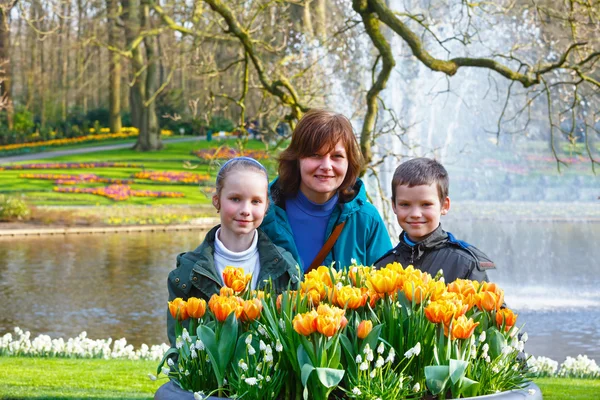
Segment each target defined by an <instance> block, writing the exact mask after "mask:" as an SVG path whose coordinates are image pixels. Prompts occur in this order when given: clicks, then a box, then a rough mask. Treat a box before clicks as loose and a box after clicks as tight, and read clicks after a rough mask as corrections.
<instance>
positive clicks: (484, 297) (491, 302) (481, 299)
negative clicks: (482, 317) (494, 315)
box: [475, 291, 503, 311]
mask: <svg viewBox="0 0 600 400" xmlns="http://www.w3.org/2000/svg"><path fill="white" fill-rule="evenodd" d="M502 301H503V297H499V296H498V295H497V294H496V293H494V292H487V291H486V292H479V293H477V297H476V299H475V303H476V304H477V307H478V308H479V309H480V310H486V311H492V310H498V309H499V308H500V307H501V306H502Z"/></svg>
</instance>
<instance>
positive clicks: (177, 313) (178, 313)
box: [169, 297, 188, 321]
mask: <svg viewBox="0 0 600 400" xmlns="http://www.w3.org/2000/svg"><path fill="white" fill-rule="evenodd" d="M169 311H170V312H171V316H172V317H173V318H174V319H177V320H179V321H185V320H186V319H188V312H187V303H186V301H185V300H183V299H182V298H181V297H177V298H176V299H173V301H170V302H169Z"/></svg>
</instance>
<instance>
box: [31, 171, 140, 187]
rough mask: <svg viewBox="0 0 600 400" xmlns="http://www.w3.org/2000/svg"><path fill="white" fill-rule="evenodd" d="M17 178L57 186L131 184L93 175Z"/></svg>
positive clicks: (36, 175)
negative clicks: (50, 183)
mask: <svg viewBox="0 0 600 400" xmlns="http://www.w3.org/2000/svg"><path fill="white" fill-rule="evenodd" d="M19 178H26V179H44V180H53V181H55V183H56V184H58V185H74V184H76V183H96V182H100V183H113V184H121V185H123V184H129V183H132V182H133V180H131V179H117V178H102V177H99V176H96V175H94V174H79V175H69V174H20V175H19Z"/></svg>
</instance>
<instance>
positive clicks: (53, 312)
mask: <svg viewBox="0 0 600 400" xmlns="http://www.w3.org/2000/svg"><path fill="white" fill-rule="evenodd" d="M488 206H490V207H491V206H493V205H488ZM494 207H495V206H494ZM475 210H477V212H475ZM485 210H486V209H485V205H478V206H477V208H476V209H475V208H472V207H469V206H463V207H460V206H456V205H453V210H452V212H451V213H450V214H449V216H448V217H446V218H445V219H444V220H443V224H444V226H445V227H446V228H447V229H448V230H450V231H452V232H453V233H454V234H456V235H457V236H458V237H460V238H461V239H464V240H466V241H469V242H472V243H474V244H476V245H477V246H478V247H479V248H481V249H482V250H484V251H485V252H486V253H488V254H489V255H490V256H491V257H492V259H494V260H495V261H496V263H497V264H498V270H496V271H494V272H493V273H491V274H490V278H491V279H492V280H494V281H496V282H498V283H499V284H500V285H501V287H503V288H504V289H505V291H506V301H507V303H508V304H509V306H511V307H512V308H514V309H515V310H516V311H517V312H518V313H519V314H520V315H519V323H520V324H523V323H525V324H526V330H527V332H528V334H529V338H530V340H529V343H528V344H527V346H526V349H527V351H528V352H530V353H532V354H534V355H544V356H549V357H552V358H554V359H556V360H557V361H563V360H564V358H565V357H566V356H567V355H570V356H576V355H577V354H579V353H582V354H587V355H588V356H590V357H591V358H594V359H596V360H597V361H600V290H598V287H600V265H599V263H598V260H600V246H597V243H600V223H585V222H583V220H578V221H570V222H568V221H564V220H562V219H560V218H559V219H558V220H552V221H548V220H539V221H538V220H534V219H523V218H506V215H507V214H506V213H499V214H498V217H497V218H496V217H495V216H494V215H493V213H492V215H491V216H490V215H489V214H485ZM483 214H485V218H483V217H482V215H483ZM559 221H560V222H559ZM203 234H204V233H203V232H198V231H195V232H194V231H191V232H153V233H151V232H147V233H129V234H106V235H82V236H56V237H50V236H49V237H30V238H18V239H0V304H2V305H3V307H2V309H1V310H0V334H4V333H6V332H10V331H12V329H13V327H15V326H19V327H21V328H23V329H25V330H29V331H31V333H32V335H33V336H35V335H38V334H42V333H43V334H48V335H50V336H52V337H64V338H67V337H74V336H76V335H78V334H79V333H80V332H81V331H83V330H85V331H87V332H88V336H89V337H91V338H94V339H99V338H108V337H112V338H113V339H117V338H121V337H125V338H127V340H128V342H130V343H132V344H134V345H135V346H139V345H140V344H141V343H146V344H158V343H163V342H166V341H167V338H166V334H165V312H166V301H167V289H166V278H167V274H168V272H169V271H170V270H171V269H172V268H174V266H175V257H176V255H177V254H178V253H180V252H182V251H185V250H191V249H194V248H195V247H196V246H197V245H198V244H199V243H200V241H201V237H202V236H203Z"/></svg>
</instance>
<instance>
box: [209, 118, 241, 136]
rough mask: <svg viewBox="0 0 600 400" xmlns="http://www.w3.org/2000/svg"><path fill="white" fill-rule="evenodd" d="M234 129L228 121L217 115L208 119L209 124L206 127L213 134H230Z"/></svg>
mask: <svg viewBox="0 0 600 400" xmlns="http://www.w3.org/2000/svg"><path fill="white" fill-rule="evenodd" d="M234 128H235V125H234V124H233V122H232V121H231V120H230V119H228V118H225V117H221V116H218V115H217V116H214V117H212V118H211V119H210V124H209V125H208V129H210V130H212V131H213V132H220V131H225V132H231V131H233V129H234Z"/></svg>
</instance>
